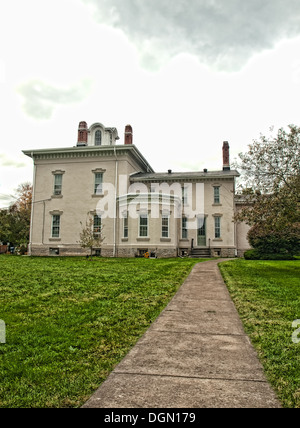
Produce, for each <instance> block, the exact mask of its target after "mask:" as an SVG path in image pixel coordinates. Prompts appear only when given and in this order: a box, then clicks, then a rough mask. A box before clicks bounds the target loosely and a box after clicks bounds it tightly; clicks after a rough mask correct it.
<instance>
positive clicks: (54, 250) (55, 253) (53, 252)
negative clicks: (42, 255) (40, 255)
mask: <svg viewBox="0 0 300 428" xmlns="http://www.w3.org/2000/svg"><path fill="white" fill-rule="evenodd" d="M49 255H50V256H59V248H50V249H49Z"/></svg>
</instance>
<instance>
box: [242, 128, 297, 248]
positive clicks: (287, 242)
mask: <svg viewBox="0 0 300 428" xmlns="http://www.w3.org/2000/svg"><path fill="white" fill-rule="evenodd" d="M239 157H240V162H239V163H237V164H236V165H235V166H236V168H238V169H239V170H240V171H241V176H242V184H241V187H240V191H241V193H242V195H243V199H244V205H243V207H242V208H241V210H240V211H239V212H238V213H237V214H236V216H235V219H236V221H245V222H246V223H247V224H249V225H250V226H252V227H253V228H252V229H251V230H250V232H249V235H248V238H249V241H250V243H251V244H252V246H253V247H254V248H261V249H262V248H263V247H264V245H263V243H264V244H265V245H266V246H267V247H268V248H269V251H271V250H272V252H280V248H281V249H282V251H283V252H289V253H293V252H294V253H296V252H297V251H298V250H297V248H298V245H299V239H300V128H299V127H297V126H295V125H290V126H289V131H286V130H284V129H283V128H282V129H280V130H279V131H278V133H277V135H276V136H272V135H271V136H270V137H268V138H267V137H265V136H263V135H261V137H260V140H259V141H254V142H253V144H251V145H250V146H249V150H248V152H247V153H245V154H240V155H239ZM271 243H272V244H271ZM279 246H280V247H279Z"/></svg>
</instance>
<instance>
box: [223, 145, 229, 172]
mask: <svg viewBox="0 0 300 428" xmlns="http://www.w3.org/2000/svg"><path fill="white" fill-rule="evenodd" d="M229 158H230V150H229V143H228V141H224V143H223V171H230V159H229Z"/></svg>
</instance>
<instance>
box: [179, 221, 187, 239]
mask: <svg viewBox="0 0 300 428" xmlns="http://www.w3.org/2000/svg"><path fill="white" fill-rule="evenodd" d="M181 236H182V239H187V237H188V230H187V218H186V217H182V229H181Z"/></svg>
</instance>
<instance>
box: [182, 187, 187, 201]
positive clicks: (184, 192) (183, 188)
mask: <svg viewBox="0 0 300 428" xmlns="http://www.w3.org/2000/svg"><path fill="white" fill-rule="evenodd" d="M187 203H188V189H187V188H186V187H182V205H187Z"/></svg>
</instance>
